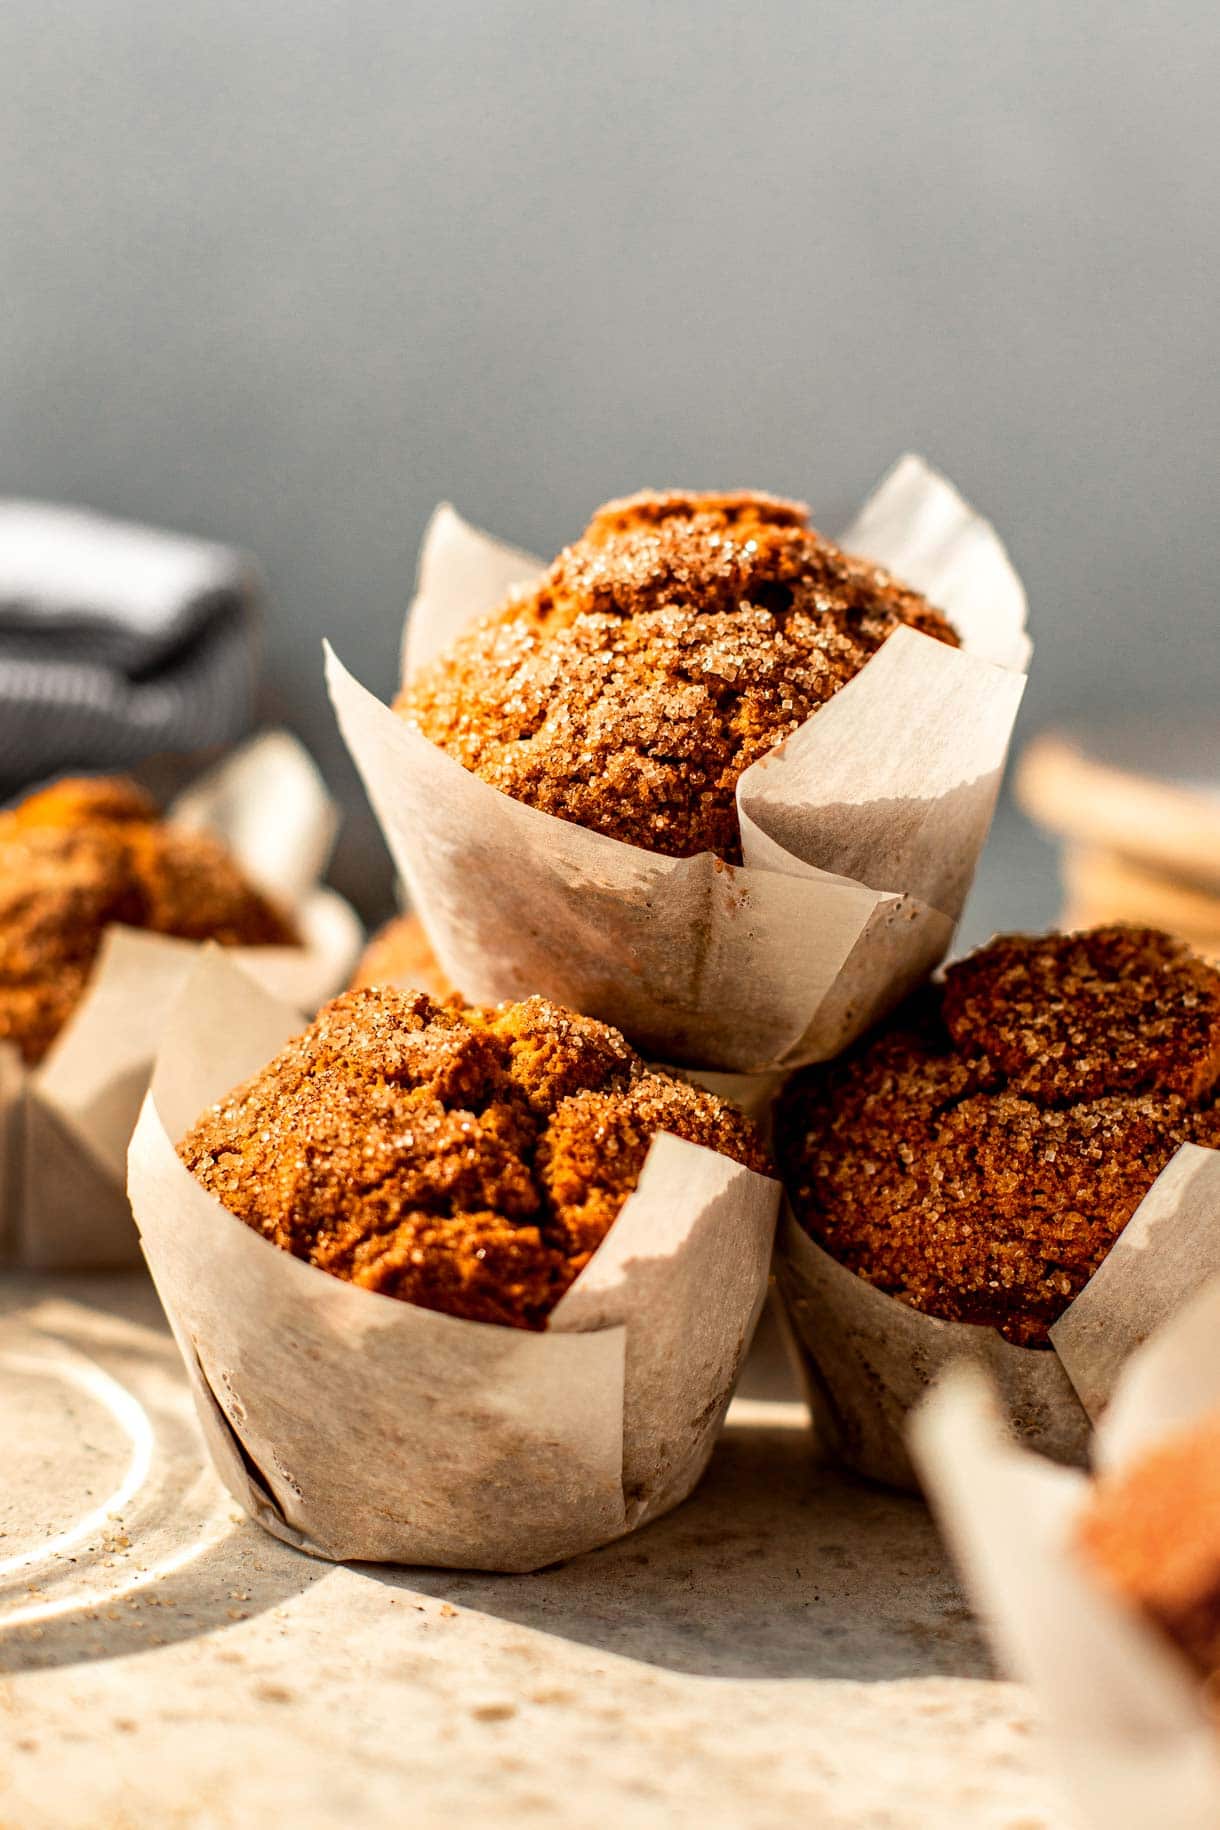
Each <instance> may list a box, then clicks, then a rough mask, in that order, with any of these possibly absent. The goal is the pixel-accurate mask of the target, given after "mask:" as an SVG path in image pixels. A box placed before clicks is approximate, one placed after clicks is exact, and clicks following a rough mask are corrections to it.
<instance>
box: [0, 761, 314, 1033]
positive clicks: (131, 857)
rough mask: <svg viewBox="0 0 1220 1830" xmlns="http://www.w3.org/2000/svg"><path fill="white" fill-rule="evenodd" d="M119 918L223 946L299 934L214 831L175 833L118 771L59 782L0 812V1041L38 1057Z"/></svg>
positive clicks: (275, 941) (284, 941)
mask: <svg viewBox="0 0 1220 1830" xmlns="http://www.w3.org/2000/svg"><path fill="white" fill-rule="evenodd" d="M114 922H121V923H123V924H125V925H126V926H128V927H133V928H147V929H151V930H152V931H153V932H155V933H158V934H168V935H174V936H177V937H178V938H180V939H183V940H216V941H219V942H220V944H221V945H222V946H247V947H254V946H275V945H280V946H284V945H294V944H296V942H297V935H296V933H295V931H294V929H293V927H292V925H291V923H290V922H289V921H288V919H287V917H286V916H284V915H283V914H281V913H280V911H279V910H278V909H277V908H275V907H274V905H273V904H272V903H271V902H270V901H269V900H268V899H267V898H266V897H265V896H264V895H262V894H261V893H260V892H259V891H258V890H256V889H255V888H254V886H253V885H252V884H251V883H250V882H248V880H247V879H246V877H245V875H244V874H243V872H242V871H241V870H240V869H239V867H238V866H237V864H236V863H235V862H234V860H233V859H232V858H231V857H230V856H229V854H228V852H227V851H226V850H225V848H224V846H223V845H221V843H220V842H219V840H217V839H214V838H212V837H211V836H210V835H208V834H205V833H195V832H180V831H177V830H175V828H174V827H173V826H170V825H167V824H166V823H164V822H163V821H162V820H160V819H159V817H158V814H157V808H156V804H155V802H153V801H152V800H150V799H149V797H148V796H147V795H146V794H145V793H144V791H143V790H142V789H141V788H139V787H137V786H136V784H135V783H134V782H131V781H127V780H125V779H124V778H122V777H116V776H102V777H81V778H74V779H68V780H65V781H61V782H57V783H56V784H55V785H54V786H53V787H50V788H45V789H43V790H41V791H40V792H39V793H37V794H32V795H30V796H29V797H28V798H27V799H26V800H24V801H23V802H21V804H20V805H19V806H17V807H14V808H12V809H10V810H8V811H6V812H4V813H0V1042H11V1043H13V1044H14V1045H15V1046H16V1048H17V1049H18V1050H19V1052H20V1054H21V1056H22V1058H23V1059H24V1060H25V1062H26V1063H27V1065H29V1066H36V1065H37V1063H38V1062H40V1061H41V1060H42V1058H43V1056H44V1055H45V1054H46V1052H47V1050H48V1049H49V1048H50V1046H51V1044H52V1042H53V1041H54V1040H55V1038H56V1036H57V1035H58V1034H59V1032H60V1030H61V1029H62V1028H63V1026H64V1024H65V1023H66V1022H67V1020H68V1018H69V1017H70V1016H71V1015H72V1013H73V1011H74V1010H75V1009H76V1006H77V1004H78V1003H79V1002H80V999H81V997H82V996H83V995H84V991H85V986H86V984H87V982H88V978H89V974H90V972H91V971H92V970H93V964H94V961H95V959H96V957H97V953H98V949H99V947H100V946H101V943H102V937H103V935H104V933H105V931H106V929H107V928H108V927H109V926H110V925H111V924H112V923H114Z"/></svg>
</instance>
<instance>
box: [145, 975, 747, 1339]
mask: <svg viewBox="0 0 1220 1830" xmlns="http://www.w3.org/2000/svg"><path fill="white" fill-rule="evenodd" d="M658 1131H669V1132H672V1133H674V1134H675V1135H676V1136H678V1137H681V1138H685V1139H687V1140H688V1141H689V1142H691V1143H695V1144H702V1145H704V1146H706V1147H707V1148H708V1149H711V1150H717V1151H720V1152H721V1153H722V1154H723V1155H725V1156H729V1157H733V1158H734V1159H735V1160H736V1161H738V1162H739V1163H743V1164H745V1165H746V1167H747V1168H750V1169H754V1170H758V1171H760V1172H761V1173H764V1174H765V1173H768V1169H769V1166H768V1162H767V1158H766V1153H765V1151H764V1150H763V1148H762V1145H761V1142H760V1140H759V1138H758V1134H757V1133H756V1131H755V1130H754V1127H753V1126H752V1125H751V1123H750V1121H749V1120H748V1119H747V1118H746V1117H745V1116H744V1114H742V1113H741V1112H739V1111H738V1110H737V1109H736V1107H734V1106H731V1105H729V1104H728V1103H727V1102H725V1101H723V1100H720V1099H717V1098H716V1097H714V1096H713V1095H712V1094H710V1093H706V1092H703V1091H701V1090H699V1089H697V1088H695V1087H692V1086H689V1085H688V1084H687V1083H686V1082H685V1081H681V1080H676V1079H673V1078H671V1077H670V1076H669V1075H667V1074H661V1073H656V1072H652V1071H650V1070H649V1069H648V1067H647V1066H646V1065H645V1063H644V1062H643V1061H642V1060H641V1058H640V1057H639V1056H638V1055H637V1054H636V1053H635V1051H634V1050H633V1049H632V1048H631V1047H630V1046H629V1045H628V1043H627V1042H626V1041H625V1040H624V1039H623V1037H622V1036H621V1035H620V1034H619V1033H618V1031H617V1030H614V1029H611V1028H609V1027H608V1025H606V1024H604V1023H598V1022H595V1021H594V1020H593V1019H592V1018H587V1017H579V1016H575V1015H573V1014H572V1013H571V1012H570V1011H567V1010H564V1009H562V1008H561V1007H560V1006H558V1005H555V1004H551V1003H548V1002H547V1001H546V1000H545V999H543V998H529V999H527V1000H526V1001H525V1002H524V1003H521V1004H503V1005H499V1006H496V1007H494V1008H490V1009H469V1008H464V1007H462V1006H461V1005H460V1004H459V1003H458V1002H457V1001H456V1000H454V1001H452V1002H450V1003H448V1004H438V1003H436V1002H435V1001H434V1000H433V999H431V998H429V997H428V996H427V995H426V994H425V993H423V992H419V991H414V992H413V991H405V990H402V989H400V988H398V987H395V986H388V985H377V986H368V987H365V988H364V989H361V990H356V991H347V992H344V993H343V994H342V995H341V996H339V997H337V998H335V999H334V1000H333V1001H332V1002H331V1003H330V1004H328V1005H326V1006H325V1007H324V1009H323V1010H322V1011H321V1012H320V1014H319V1016H318V1017H317V1019H316V1021H315V1022H314V1023H312V1024H311V1025H310V1026H309V1028H308V1029H307V1030H306V1031H305V1032H304V1034H303V1035H300V1036H298V1037H296V1038H295V1039H294V1040H293V1041H291V1042H289V1043H288V1044H287V1046H286V1047H285V1048H284V1049H282V1050H281V1051H280V1053H279V1054H278V1055H277V1056H276V1057H275V1059H274V1060H273V1061H271V1062H270V1063H269V1064H268V1065H267V1066H266V1067H265V1068H264V1069H263V1070H262V1071H261V1072H260V1073H258V1074H256V1075H254V1077H253V1078H252V1079H250V1080H248V1081H246V1082H245V1084H244V1085H243V1086H240V1087H238V1088H237V1089H236V1090H235V1091H234V1092H233V1093H231V1094H230V1095H229V1096H228V1098H227V1099H225V1100H223V1101H221V1103H220V1104H219V1105H216V1106H213V1107H212V1108H211V1109H210V1110H209V1111H207V1112H206V1113H204V1114H203V1116H202V1117H201V1118H200V1119H199V1121H198V1123H197V1124H196V1125H195V1126H194V1127H193V1128H192V1130H191V1131H189V1132H188V1134H187V1135H186V1137H185V1138H184V1139H183V1140H182V1142H181V1144H180V1145H179V1147H178V1151H179V1155H180V1156H181V1158H182V1160H183V1162H184V1163H185V1164H186V1166H187V1168H188V1169H190V1170H191V1172H192V1174H194V1175H195V1176H196V1177H197V1178H198V1180H199V1181H200V1182H202V1184H203V1185H204V1187H205V1188H208V1189H210V1190H211V1192H212V1193H213V1194H214V1195H216V1196H217V1197H218V1199H219V1200H220V1201H222V1202H223V1203H224V1205H225V1206H226V1207H227V1208H228V1209H229V1211H230V1212H231V1213H232V1214H235V1215H236V1216H237V1218H238V1219H240V1220H243V1221H245V1223H246V1224H247V1225H248V1226H251V1227H253V1228H254V1229H255V1230H256V1231H257V1232H260V1233H262V1234H263V1236H264V1237H265V1238H267V1239H269V1240H271V1241H273V1243H274V1244H276V1245H278V1246H280V1247H281V1248H282V1249H283V1250H285V1251H288V1252H291V1253H293V1254H294V1255H295V1256H296V1257H298V1258H304V1259H307V1260H308V1261H309V1263H310V1264H313V1265H316V1266H318V1268H319V1269H321V1270H324V1271H329V1272H330V1273H331V1274H332V1275H333V1276H335V1277H342V1278H345V1279H347V1280H348V1281H349V1282H351V1283H355V1284H359V1285H361V1286H362V1287H363V1288H365V1289H368V1290H377V1291H381V1292H382V1293H383V1294H385V1295H387V1296H393V1297H398V1298H401V1299H402V1300H403V1301H405V1302H411V1303H416V1304H419V1305H420V1306H421V1307H423V1308H427V1309H438V1310H442V1311H444V1312H445V1313H446V1314H449V1315H455V1316H461V1317H465V1318H467V1319H469V1320H474V1321H485V1322H499V1323H504V1324H507V1325H508V1326H510V1327H517V1328H541V1327H543V1326H544V1324H545V1321H546V1317H547V1315H548V1314H549V1312H550V1311H551V1309H552V1308H553V1307H554V1305H555V1303H556V1302H558V1300H559V1298H560V1297H561V1296H562V1295H563V1292H564V1291H565V1290H566V1289H567V1288H568V1286H569V1285H570V1284H571V1283H572V1282H573V1280H574V1279H575V1278H576V1277H577V1276H578V1275H579V1273H580V1271H581V1270H582V1269H583V1267H584V1266H585V1265H586V1264H587V1263H588V1261H589V1259H590V1257H591V1256H592V1254H593V1253H594V1252H595V1251H596V1249H597V1247H598V1245H600V1243H601V1241H602V1239H603V1238H604V1237H605V1235H606V1232H607V1231H608V1229H609V1228H610V1226H611V1225H612V1224H613V1222H614V1220H615V1218H616V1217H617V1215H618V1213H619V1210H620V1209H621V1207H622V1205H623V1202H624V1201H625V1200H626V1199H627V1196H628V1195H629V1194H630V1193H631V1192H632V1190H633V1189H634V1188H635V1186H636V1184H637V1182H638V1180H639V1175H640V1171H641V1169H642V1168H643V1164H644V1159H645V1157H646V1155H647V1153H648V1147H649V1144H650V1143H651V1141H652V1138H653V1136H654V1135H655V1134H656V1133H657V1132H658Z"/></svg>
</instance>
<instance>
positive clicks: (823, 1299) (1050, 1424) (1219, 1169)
mask: <svg viewBox="0 0 1220 1830" xmlns="http://www.w3.org/2000/svg"><path fill="white" fill-rule="evenodd" d="M776 1275H777V1281H778V1285H779V1290H780V1295H781V1298H782V1301H783V1304H784V1308H785V1310H786V1313H787V1316H788V1320H789V1323H790V1325H791V1329H792V1333H793V1335H794V1337H795V1340H796V1345H797V1349H798V1355H799V1360H800V1365H801V1368H802V1372H803V1375H804V1380H805V1385H806V1388H807V1391H808V1395H809V1402H810V1406H811V1408H812V1410H813V1413H814V1417H815V1421H816V1424H817V1436H818V1441H819V1443H820V1444H821V1445H823V1446H825V1447H826V1448H827V1449H829V1450H830V1451H831V1452H832V1453H833V1454H834V1455H835V1456H836V1457H837V1458H838V1459H839V1460H840V1461H842V1462H843V1463H844V1464H845V1465H846V1466H847V1467H849V1468H852V1469H854V1470H855V1471H856V1472H857V1473H859V1474H864V1475H866V1476H868V1477H869V1478H870V1479H871V1480H877V1481H882V1482H884V1483H886V1484H887V1485H889V1486H894V1487H904V1488H908V1489H914V1488H916V1487H917V1486H918V1482H917V1480H916V1477H915V1472H914V1470H913V1468H912V1466H911V1461H910V1457H909V1455H908V1453H907V1448H906V1442H905V1429H906V1423H907V1419H908V1416H909V1414H910V1412H911V1411H912V1410H913V1409H914V1407H915V1406H916V1405H917V1404H918V1403H919V1401H920V1400H921V1399H922V1398H923V1397H924V1396H925V1394H926V1393H927V1391H928V1389H929V1388H930V1387H931V1385H932V1384H933V1383H934V1381H935V1380H936V1379H937V1377H938V1376H939V1375H940V1374H941V1373H942V1372H943V1371H944V1370H945V1368H946V1367H947V1366H948V1365H949V1364H950V1362H952V1361H954V1360H957V1359H973V1360H976V1361H981V1362H982V1363H983V1364H984V1365H985V1366H986V1368H987V1370H988V1372H989V1373H990V1375H991V1378H992V1379H993V1381H994V1382H995V1385H996V1387H997V1389H998V1391H999V1393H1000V1396H1001V1399H1002V1401H1003V1404H1004V1407H1005V1410H1006V1412H1007V1413H1008V1415H1009V1417H1010V1418H1011V1421H1012V1427H1013V1429H1014V1430H1015V1432H1016V1434H1017V1435H1018V1437H1019V1438H1020V1439H1021V1440H1022V1441H1023V1442H1025V1443H1027V1444H1028V1445H1029V1446H1030V1447H1031V1448H1035V1449H1038V1450H1040V1451H1041V1452H1042V1453H1043V1454H1044V1455H1048V1456H1050V1457H1052V1458H1053V1459H1054V1460H1056V1461H1059V1462H1065V1463H1080V1462H1083V1460H1084V1458H1085V1454H1086V1451H1087V1447H1088V1440H1089V1432H1090V1428H1091V1426H1092V1424H1094V1423H1095V1422H1096V1421H1097V1419H1098V1418H1099V1417H1100V1416H1101V1414H1102V1412H1103V1411H1104V1409H1105V1407H1106V1404H1107V1403H1108V1401H1109V1399H1110V1396H1111V1394H1112V1392H1113V1391H1114V1388H1115V1384H1116V1381H1117V1379H1118V1375H1119V1371H1120V1369H1121V1367H1122V1365H1123V1362H1124V1361H1125V1360H1126V1359H1127V1358H1128V1356H1129V1355H1130V1354H1131V1353H1132V1351H1133V1350H1134V1349H1135V1348H1136V1347H1138V1346H1139V1345H1140V1343H1141V1342H1142V1341H1143V1340H1145V1339H1146V1337H1147V1335H1148V1334H1149V1332H1150V1331H1151V1330H1152V1329H1153V1328H1155V1327H1157V1326H1158V1325H1159V1324H1160V1323H1162V1322H1164V1321H1166V1320H1167V1319H1168V1318H1169V1317H1170V1316H1172V1315H1173V1314H1174V1313H1175V1311H1176V1310H1178V1309H1179V1308H1180V1307H1181V1306H1182V1305H1183V1303H1184V1302H1186V1301H1187V1300H1189V1298H1190V1297H1191V1296H1192V1295H1193V1293H1194V1292H1195V1291H1196V1290H1197V1289H1198V1288H1199V1287H1200V1285H1201V1284H1203V1283H1204V1282H1206V1281H1207V1279H1208V1278H1209V1277H1212V1276H1216V1275H1220V1151H1216V1150H1207V1149H1204V1148H1203V1147H1202V1146H1200V1145H1198V1144H1182V1145H1181V1146H1180V1147H1179V1149H1178V1150H1177V1152H1176V1154H1175V1155H1174V1156H1173V1157H1172V1158H1171V1160H1170V1161H1169V1163H1167V1164H1166V1166H1165V1168H1164V1169H1163V1170H1162V1171H1161V1173H1160V1175H1159V1176H1158V1177H1157V1178H1156V1180H1155V1181H1154V1182H1153V1184H1152V1186H1151V1187H1150V1189H1149V1191H1148V1193H1147V1194H1146V1195H1145V1196H1144V1199H1143V1200H1142V1201H1141V1203H1140V1205H1139V1207H1138V1208H1137V1209H1136V1211H1135V1213H1134V1214H1133V1215H1132V1216H1131V1219H1130V1220H1129V1221H1128V1222H1127V1224H1126V1226H1125V1227H1124V1228H1123V1231H1122V1232H1121V1233H1120V1234H1119V1237H1118V1239H1117V1240H1116V1242H1115V1244H1114V1245H1113V1246H1112V1247H1111V1249H1110V1252H1109V1253H1108V1255H1107V1256H1106V1258H1105V1259H1104V1260H1103V1262H1102V1263H1101V1264H1100V1265H1099V1266H1098V1268H1097V1270H1096V1271H1095V1272H1094V1273H1093V1276H1092V1277H1091V1278H1090V1279H1089V1281H1088V1283H1087V1284H1086V1285H1085V1286H1084V1288H1083V1289H1082V1290H1081V1291H1080V1293H1079V1294H1078V1295H1077V1297H1076V1299H1075V1301H1074V1302H1072V1303H1071V1304H1070V1305H1069V1307H1068V1308H1067V1309H1066V1310H1065V1311H1064V1313H1063V1314H1062V1315H1061V1316H1060V1317H1059V1320H1058V1321H1057V1322H1055V1323H1054V1324H1053V1325H1052V1327H1051V1329H1050V1339H1051V1345H1050V1347H1049V1348H1036V1347H1016V1346H1014V1345H1013V1344H1012V1343H1011V1342H1009V1341H1006V1340H1004V1338H1003V1337H1002V1336H1001V1335H1000V1334H998V1333H997V1331H996V1330H995V1329H994V1328H987V1327H978V1326H975V1325H974V1324H969V1323H965V1322H951V1321H945V1320H943V1319H942V1318H941V1317H939V1316H934V1315H926V1314H924V1313H923V1312H922V1311H921V1310H918V1309H913V1308H911V1306H910V1305H909V1304H908V1303H903V1302H900V1301H899V1300H898V1298H897V1297H894V1296H890V1295H889V1294H888V1293H887V1292H886V1291H884V1290H879V1289H877V1288H876V1287H875V1286H874V1285H873V1284H870V1283H867V1282H866V1281H865V1280H864V1278H862V1277H858V1276H857V1275H856V1273H855V1272H854V1271H850V1270H848V1269H847V1268H846V1266H844V1265H841V1264H839V1263H838V1262H837V1261H836V1260H835V1259H834V1258H832V1257H831V1256H830V1254H829V1253H828V1252H825V1251H823V1249H822V1248H821V1246H819V1245H817V1244H816V1243H815V1242H814V1240H813V1239H811V1238H810V1237H809V1235H808V1233H806V1232H805V1230H804V1228H803V1227H802V1226H801V1225H800V1224H799V1222H798V1221H797V1219H796V1217H795V1215H794V1214H793V1213H792V1211H791V1208H790V1207H789V1206H788V1205H787V1203H785V1211H784V1214H783V1216H782V1218H781V1221H780V1227H779V1241H778V1247H777V1253H776Z"/></svg>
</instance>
